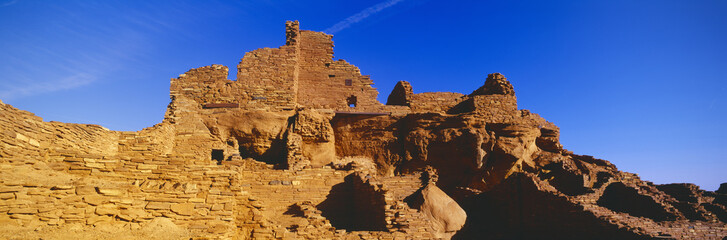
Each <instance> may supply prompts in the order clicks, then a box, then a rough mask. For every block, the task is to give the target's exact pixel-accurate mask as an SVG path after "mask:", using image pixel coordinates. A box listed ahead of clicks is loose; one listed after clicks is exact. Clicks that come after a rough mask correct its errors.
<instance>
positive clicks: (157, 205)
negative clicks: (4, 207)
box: [146, 202, 172, 210]
mask: <svg viewBox="0 0 727 240" xmlns="http://www.w3.org/2000/svg"><path fill="white" fill-rule="evenodd" d="M171 208H172V204H171V203H165V202H149V203H148V204H146V209H155V210H170V209H171Z"/></svg>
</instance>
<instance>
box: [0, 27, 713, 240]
mask: <svg viewBox="0 0 727 240" xmlns="http://www.w3.org/2000/svg"><path fill="white" fill-rule="evenodd" d="M298 26H299V25H298V22H297V21H295V22H287V23H286V44H285V45H284V46H281V47H279V48H263V49H258V50H254V51H252V52H248V53H246V54H245V56H244V57H243V58H242V60H241V61H240V64H239V65H238V68H237V79H236V80H234V81H233V80H229V79H227V76H228V68H227V67H225V66H221V65H211V66H207V67H201V68H196V69H192V70H190V71H188V72H186V73H184V74H182V75H180V76H179V77H178V78H174V79H172V80H171V87H170V98H171V103H170V104H169V106H168V108H167V111H166V114H165V117H164V120H163V121H162V122H161V123H159V124H157V125H154V126H152V127H149V128H146V129H143V130H141V131H138V132H122V131H111V130H108V129H106V128H103V127H101V126H97V125H88V124H70V123H59V122H44V121H43V120H42V119H41V118H39V117H37V116H34V115H33V114H32V113H29V112H26V111H22V110H18V109H15V108H13V107H12V106H10V105H8V104H3V103H2V102H0V109H1V111H0V123H2V124H0V233H2V234H0V235H3V236H16V237H18V238H36V239H37V238H38V236H60V238H64V237H63V236H65V238H96V239H103V238H108V239H116V238H117V237H119V236H127V238H150V237H154V238H162V239H164V238H167V239H181V238H184V239H189V238H192V239H248V238H252V239H553V238H555V239H656V238H658V239H722V238H723V237H724V236H725V235H727V225H726V224H725V223H726V222H727V210H726V208H725V206H726V205H727V185H722V187H721V188H720V190H718V191H716V192H711V191H704V190H701V189H699V188H698V187H697V186H695V185H693V184H667V185H657V184H653V183H651V182H648V181H643V180H641V179H639V177H638V176H637V175H635V174H631V173H626V172H621V171H619V170H618V169H617V168H616V167H615V166H614V165H613V164H611V163H609V162H608V161H605V160H601V159H597V158H594V157H591V156H586V155H577V154H574V153H573V152H571V151H568V150H566V149H564V148H563V146H562V145H561V144H560V143H559V129H558V127H557V126H555V125H554V124H552V123H550V122H548V121H546V120H545V119H543V118H541V117H540V116H538V115H537V114H534V113H531V112H529V111H528V110H521V109H518V107H517V99H516V97H515V91H514V88H513V86H512V85H511V84H510V83H509V82H508V81H507V79H506V78H505V77H504V76H503V75H502V74H499V73H493V74H489V75H488V76H487V79H486V80H485V82H484V85H483V86H482V87H480V88H479V89H477V90H475V91H473V92H472V93H470V94H467V95H465V94H459V93H446V92H434V93H418V94H415V93H414V92H413V88H412V86H411V85H410V84H409V83H408V82H404V81H402V82H399V83H397V85H396V87H395V88H394V89H393V91H392V93H391V94H390V95H389V97H388V101H387V103H386V104H382V103H380V102H378V101H377V100H376V98H377V95H378V91H377V90H376V89H375V88H373V87H372V86H371V85H372V84H373V82H372V80H371V79H370V78H369V76H367V75H362V74H361V72H360V71H359V69H358V68H357V67H356V66H354V65H351V64H349V63H347V62H346V61H344V60H333V42H332V40H331V38H332V36H331V35H327V34H324V33H321V32H314V31H306V30H300V29H299V27H298ZM150 226H151V227H150ZM154 226H156V227H157V228H159V229H156V230H155V228H154ZM170 229H171V230H170ZM172 230H173V231H172ZM155 231H156V232H155ZM104 234H106V235H104Z"/></svg>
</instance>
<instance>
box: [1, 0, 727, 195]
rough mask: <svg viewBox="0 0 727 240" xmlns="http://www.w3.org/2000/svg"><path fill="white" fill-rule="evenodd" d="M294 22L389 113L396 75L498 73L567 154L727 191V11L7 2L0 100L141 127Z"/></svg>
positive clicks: (566, 4)
mask: <svg viewBox="0 0 727 240" xmlns="http://www.w3.org/2000/svg"><path fill="white" fill-rule="evenodd" d="M344 2H345V3H344ZM296 19H297V20H300V21H301V28H302V29H308V30H316V31H324V30H326V31H328V32H331V33H334V38H333V39H334V41H335V43H336V48H335V56H336V57H337V58H342V59H346V60H347V61H348V62H350V63H352V64H354V65H356V66H358V67H359V68H361V71H362V73H363V74H367V75H371V77H372V79H373V80H374V82H375V83H376V85H375V87H377V88H378V89H379V92H380V95H379V100H380V101H382V102H384V101H385V99H386V97H387V96H388V94H389V92H390V91H391V89H392V88H393V86H394V84H395V83H396V82H397V81H399V80H407V81H409V82H411V83H412V85H413V87H414V91H415V92H429V91H451V92H460V93H469V92H471V91H472V90H474V89H476V88H477V87H479V86H481V85H482V84H483V82H484V80H485V77H486V74H487V73H492V72H501V73H503V74H504V75H505V76H506V77H508V78H509V79H510V81H511V82H512V83H513V84H514V86H515V91H516V93H517V96H518V100H519V106H520V108H523V109H529V110H531V111H533V112H535V113H538V114H540V115H541V116H543V117H545V118H546V119H548V120H549V121H551V122H554V123H555V124H557V125H558V126H560V127H561V142H562V143H563V144H564V145H565V147H566V148H567V149H570V150H573V151H574V152H576V153H579V154H588V155H594V156H596V157H599V158H603V159H607V160H609V161H611V162H613V163H614V164H616V165H617V166H618V167H619V168H620V169H621V170H625V171H629V172H635V173H638V174H639V175H640V176H642V178H643V179H646V180H650V181H653V182H655V183H670V182H691V183H696V184H698V185H700V186H702V187H703V188H705V189H707V190H715V189H716V188H717V187H718V186H719V183H721V182H727V174H725V172H727V155H726V154H725V150H726V149H727V147H726V146H727V140H725V137H727V124H725V123H726V122H727V121H725V118H726V117H727V97H725V91H727V81H725V80H727V44H725V43H727V27H725V26H727V1H717V0H715V1H682V0H679V1H677V0H639V1H631V0H630V1H623V0H616V1H588V0H578V1H575V0H574V1H437V0H429V1H416V0H389V1H305V2H304V1H288V0H283V1H239V2H232V1H229V2H228V1H204V2H202V1H73V0H68V1H40V0H0V72H2V75H0V99H1V100H2V101H3V102H5V103H9V104H12V105H14V106H15V107H17V108H20V109H23V110H28V111H31V112H34V113H36V114H37V115H38V116H41V117H43V118H44V119H45V120H47V121H51V120H53V121H62V122H78V123H93V124H100V125H103V126H105V127H108V128H110V129H113V130H130V131H136V130H140V129H142V128H144V127H149V126H152V125H154V124H156V123H158V122H160V121H161V119H162V118H163V116H164V111H165V110H166V105H167V104H168V103H169V97H168V92H169V79H170V78H174V77H176V76H178V75H179V74H181V73H184V72H185V71H187V70H188V69H190V68H195V67H201V66H207V65H211V64H223V65H226V66H229V67H230V68H231V69H234V68H235V66H236V65H237V63H238V62H239V60H240V58H241V57H242V56H243V55H244V53H245V52H248V51H251V50H254V49H257V48H263V47H278V46H280V45H283V44H284V42H285V33H284V23H285V20H296ZM233 72H234V71H233Z"/></svg>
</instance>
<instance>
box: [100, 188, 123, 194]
mask: <svg viewBox="0 0 727 240" xmlns="http://www.w3.org/2000/svg"><path fill="white" fill-rule="evenodd" d="M125 192H126V191H124V190H122V189H117V188H102V187H99V188H98V193H100V194H102V195H106V196H122V195H124V193H125Z"/></svg>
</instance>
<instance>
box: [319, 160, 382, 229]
mask: <svg viewBox="0 0 727 240" xmlns="http://www.w3.org/2000/svg"><path fill="white" fill-rule="evenodd" d="M355 178H356V176H355V175H353V174H351V175H348V176H346V178H345V179H344V182H342V183H339V184H336V185H334V186H333V187H332V188H331V191H330V193H329V194H328V196H327V197H326V200H324V201H323V202H321V203H320V204H318V206H317V208H318V209H319V210H321V215H322V216H323V217H325V218H326V219H328V221H330V222H331V225H333V227H335V228H336V229H345V230H346V231H386V219H384V217H385V215H384V214H383V213H384V207H385V206H384V205H382V204H381V203H380V202H377V201H368V200H367V199H370V198H372V197H373V198H377V197H379V196H366V195H368V194H369V191H363V192H359V191H357V189H355V185H356V184H355V183H354V181H360V180H356V179H355ZM380 197H381V198H383V195H382V196H380ZM361 200H365V201H361Z"/></svg>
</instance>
